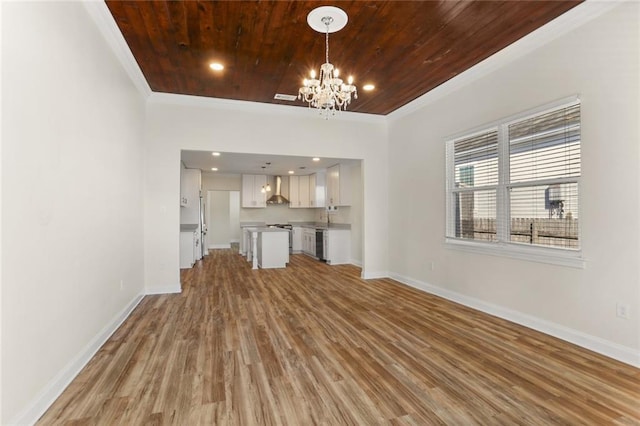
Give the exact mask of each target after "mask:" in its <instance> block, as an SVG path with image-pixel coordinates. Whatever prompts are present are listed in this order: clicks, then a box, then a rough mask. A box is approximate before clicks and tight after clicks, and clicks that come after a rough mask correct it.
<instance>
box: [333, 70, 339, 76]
mask: <svg viewBox="0 0 640 426" xmlns="http://www.w3.org/2000/svg"><path fill="white" fill-rule="evenodd" d="M334 74H335V76H336V77H338V76H339V75H340V70H339V69H338V68H336V69H335V72H334Z"/></svg>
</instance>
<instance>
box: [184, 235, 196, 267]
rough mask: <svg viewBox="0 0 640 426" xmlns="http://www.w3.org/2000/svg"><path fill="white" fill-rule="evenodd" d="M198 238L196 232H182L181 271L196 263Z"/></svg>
mask: <svg viewBox="0 0 640 426" xmlns="http://www.w3.org/2000/svg"><path fill="white" fill-rule="evenodd" d="M198 247H199V246H198V238H197V234H196V232H195V231H181V232H180V269H188V268H191V267H192V266H193V264H194V263H196V259H197V255H196V251H197V249H198Z"/></svg>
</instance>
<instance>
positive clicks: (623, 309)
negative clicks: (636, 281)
mask: <svg viewBox="0 0 640 426" xmlns="http://www.w3.org/2000/svg"><path fill="white" fill-rule="evenodd" d="M616 316H617V317H618V318H624V319H629V305H627V304H624V303H616Z"/></svg>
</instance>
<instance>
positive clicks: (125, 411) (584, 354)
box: [38, 250, 640, 425]
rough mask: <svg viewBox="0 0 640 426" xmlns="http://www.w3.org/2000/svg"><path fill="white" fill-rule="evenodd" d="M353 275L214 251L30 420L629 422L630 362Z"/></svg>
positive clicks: (633, 412)
mask: <svg viewBox="0 0 640 426" xmlns="http://www.w3.org/2000/svg"><path fill="white" fill-rule="evenodd" d="M359 274H360V270H359V269H358V268H356V267H354V266H350V265H347V266H327V265H325V264H322V263H320V262H317V261H315V260H312V259H310V258H308V257H305V256H304V255H294V256H292V259H291V266H290V267H288V268H286V269H280V270H251V269H250V265H249V264H248V263H247V262H246V261H245V260H244V259H243V258H242V257H240V255H238V254H236V253H235V252H232V251H231V250H214V251H211V254H210V255H209V256H208V257H207V258H206V260H205V261H204V262H200V263H199V264H198V265H197V266H196V267H195V268H193V269H192V270H187V271H183V273H182V281H183V288H184V290H183V293H182V294H179V295H160V296H147V297H145V298H144V299H143V300H142V302H141V303H140V305H139V306H138V307H137V308H136V310H135V311H134V312H133V313H132V315H131V316H130V317H129V318H128V319H127V321H126V322H125V323H124V324H123V325H122V326H121V327H120V329H118V330H117V332H116V333H115V334H114V335H113V336H112V338H111V339H110V340H109V341H108V342H107V343H106V344H105V345H104V347H103V348H102V349H101V350H100V351H99V352H98V353H97V354H96V356H95V357H94V358H93V359H92V360H91V361H90V362H89V364H88V365H87V366H86V368H85V369H84V370H83V371H82V372H81V373H80V374H79V375H78V377H77V378H76V379H75V380H74V381H73V382H72V383H71V385H70V386H69V387H68V388H67V389H66V390H65V392H64V393H63V394H62V395H61V396H60V398H58V400H57V401H56V402H55V403H54V404H53V405H52V406H51V407H50V409H49V410H48V411H47V412H46V413H45V415H44V416H43V417H42V418H41V419H40V421H39V423H38V424H41V425H49V424H73V425H80V424H108V425H112V424H125V425H138V424H158V425H161V424H175V425H204V424H220V425H312V424H324V425H377V424H391V425H436V424H453V425H471V424H481V425H487V424H490V425H494V424H509V425H517V424H523V425H543V424H544V425H547V424H571V425H575V424H593V425H603V424H621V425H630V424H636V425H638V424H640V370H638V369H636V368H633V367H630V366H628V365H625V364H622V363H619V362H617V361H614V360H611V359H608V358H605V357H603V356H600V355H598V354H595V353H593V352H589V351H587V350H584V349H581V348H579V347H576V346H573V345H571V344H568V343H565V342H562V341H560V340H557V339H555V338H552V337H549V336H546V335H544V334H540V333H537V332H534V331H532V330H529V329H526V328H524V327H520V326H518V325H514V324H512V323H509V322H507V321H504V320H501V319H498V318H495V317H491V316H488V315H486V314H482V313H479V312H477V311H474V310H472V309H468V308H466V307H463V306H460V305H457V304H454V303H451V302H448V301H446V300H443V299H440V298H438V297H435V296H431V295H428V294H425V293H422V292H420V291H417V290H415V289H412V288H409V287H406V286H404V285H402V284H399V283H397V282H394V281H392V280H389V279H380V280H369V281H363V280H361V279H360V278H359Z"/></svg>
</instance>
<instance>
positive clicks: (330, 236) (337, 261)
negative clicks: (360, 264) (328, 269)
mask: <svg viewBox="0 0 640 426" xmlns="http://www.w3.org/2000/svg"><path fill="white" fill-rule="evenodd" d="M324 239H325V240H324V250H325V256H324V257H325V259H326V260H327V263H328V264H329V265H342V264H345V263H351V231H350V230H348V229H328V230H326V231H325V232H324Z"/></svg>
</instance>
